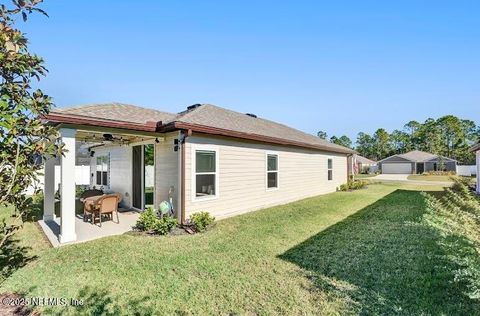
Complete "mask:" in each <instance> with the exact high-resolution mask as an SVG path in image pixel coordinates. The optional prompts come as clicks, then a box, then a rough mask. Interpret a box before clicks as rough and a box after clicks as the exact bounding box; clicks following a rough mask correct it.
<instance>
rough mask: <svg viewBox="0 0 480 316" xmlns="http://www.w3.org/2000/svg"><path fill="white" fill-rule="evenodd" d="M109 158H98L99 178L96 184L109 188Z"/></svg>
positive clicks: (97, 177)
mask: <svg viewBox="0 0 480 316" xmlns="http://www.w3.org/2000/svg"><path fill="white" fill-rule="evenodd" d="M109 160H110V158H109V156H98V157H97V176H96V184H97V185H103V186H108V166H109V164H110V161H109Z"/></svg>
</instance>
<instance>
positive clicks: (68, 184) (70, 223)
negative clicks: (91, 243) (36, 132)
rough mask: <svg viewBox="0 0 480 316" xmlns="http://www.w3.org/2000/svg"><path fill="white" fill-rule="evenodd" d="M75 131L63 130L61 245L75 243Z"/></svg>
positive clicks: (61, 130) (61, 132) (61, 131)
mask: <svg viewBox="0 0 480 316" xmlns="http://www.w3.org/2000/svg"><path fill="white" fill-rule="evenodd" d="M75 133H76V130H75V129H70V128H61V129H60V135H61V136H60V137H61V141H62V143H63V144H65V147H64V149H65V152H64V154H63V156H62V157H61V158H60V165H61V176H60V179H61V189H60V205H61V206H60V236H59V241H60V243H66V242H70V241H75V240H76V239H77V235H76V232H75Z"/></svg>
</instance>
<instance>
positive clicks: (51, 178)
mask: <svg viewBox="0 0 480 316" xmlns="http://www.w3.org/2000/svg"><path fill="white" fill-rule="evenodd" d="M43 183H44V188H43V192H44V198H43V220H44V221H54V220H55V158H54V157H49V158H47V159H46V160H45V175H44V180H43Z"/></svg>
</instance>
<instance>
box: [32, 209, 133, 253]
mask: <svg viewBox="0 0 480 316" xmlns="http://www.w3.org/2000/svg"><path fill="white" fill-rule="evenodd" d="M118 216H119V219H120V223H119V224H117V223H116V216H115V215H114V216H113V218H114V220H115V221H111V220H109V221H104V222H102V227H100V224H99V223H96V224H95V225H93V224H91V223H90V222H84V221H83V218H82V216H81V215H77V216H76V217H75V230H76V233H77V240H76V241H73V242H69V243H64V244H60V242H59V239H58V236H59V235H60V218H59V217H57V218H56V219H55V220H53V221H43V220H40V221H38V224H39V225H40V227H41V228H42V230H43V232H44V233H45V236H46V237H47V238H48V240H49V241H50V243H51V244H52V246H53V247H59V246H64V245H69V244H76V243H81V242H86V241H90V240H95V239H99V238H103V237H107V236H114V235H121V234H124V233H126V232H129V231H131V230H132V228H133V226H135V224H136V222H137V219H138V217H139V216H140V214H139V213H138V212H135V211H127V212H122V213H119V214H118Z"/></svg>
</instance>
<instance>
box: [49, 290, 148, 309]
mask: <svg viewBox="0 0 480 316" xmlns="http://www.w3.org/2000/svg"><path fill="white" fill-rule="evenodd" d="M125 295H127V294H125ZM127 296H128V295H127ZM66 299H67V304H66V305H65V306H55V307H49V308H46V309H45V312H44V313H45V315H57V316H60V315H102V316H110V315H112V316H113V315H155V312H154V310H153V307H152V306H151V299H150V297H148V296H144V297H142V298H140V299H131V300H128V301H125V300H124V298H122V300H121V302H122V303H120V300H119V299H118V298H116V297H114V296H112V295H111V294H110V293H109V291H108V290H106V289H98V288H92V287H84V288H82V289H81V290H80V291H79V292H78V294H77V296H76V297H73V298H66ZM71 299H74V300H76V302H77V303H76V304H77V305H72V304H71V302H72V301H71Z"/></svg>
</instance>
